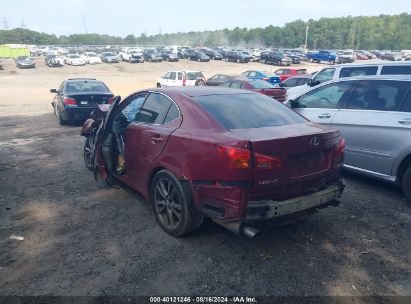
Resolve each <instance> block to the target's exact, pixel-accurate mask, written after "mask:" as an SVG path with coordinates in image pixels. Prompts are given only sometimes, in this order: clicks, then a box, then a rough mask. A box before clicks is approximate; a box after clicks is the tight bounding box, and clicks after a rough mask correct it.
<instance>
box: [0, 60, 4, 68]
mask: <svg viewBox="0 0 411 304" xmlns="http://www.w3.org/2000/svg"><path fill="white" fill-rule="evenodd" d="M0 70H3V64H2V63H1V60H0Z"/></svg>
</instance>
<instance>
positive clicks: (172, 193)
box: [154, 178, 182, 229]
mask: <svg viewBox="0 0 411 304" xmlns="http://www.w3.org/2000/svg"><path fill="white" fill-rule="evenodd" d="M154 204H155V211H156V213H157V216H158V219H159V220H160V221H161V222H162V224H163V225H164V226H166V227H167V228H168V229H176V228H177V227H178V225H179V224H180V221H181V217H182V206H181V197H180V195H179V193H178V191H177V188H176V186H175V185H174V184H173V183H172V181H171V180H169V179H168V178H161V179H159V180H158V182H157V183H156V185H155V188H154Z"/></svg>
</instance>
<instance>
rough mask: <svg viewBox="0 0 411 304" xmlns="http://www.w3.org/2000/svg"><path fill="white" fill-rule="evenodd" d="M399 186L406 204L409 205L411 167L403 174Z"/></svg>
mask: <svg viewBox="0 0 411 304" xmlns="http://www.w3.org/2000/svg"><path fill="white" fill-rule="evenodd" d="M401 186H402V191H403V192H404V196H405V198H406V199H407V201H408V203H410V204H411V165H410V166H409V167H408V168H407V170H405V172H404V175H403V177H402V182H401Z"/></svg>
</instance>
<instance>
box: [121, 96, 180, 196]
mask: <svg viewBox="0 0 411 304" xmlns="http://www.w3.org/2000/svg"><path fill="white" fill-rule="evenodd" d="M181 121H182V118H181V115H180V112H179V109H178V108H177V106H176V104H175V103H174V102H173V101H172V100H171V99H170V98H169V97H168V96H166V95H164V94H161V93H154V92H152V93H150V95H149V96H148V97H147V98H146V100H145V102H144V104H143V106H142V107H141V109H140V111H139V112H138V114H137V115H136V118H135V120H134V121H133V122H132V123H130V125H129V126H128V127H127V129H126V131H125V142H126V149H125V154H126V165H127V168H128V180H129V183H130V184H131V185H132V186H134V187H135V188H136V189H140V190H142V189H143V188H142V187H145V186H146V185H143V184H142V180H144V177H145V175H147V174H148V172H149V168H150V166H151V165H152V163H153V162H154V161H155V160H156V159H157V158H158V157H159V156H160V154H161V152H162V151H163V149H164V147H165V145H166V144H167V141H168V138H169V136H170V134H171V133H172V132H173V131H174V130H176V129H177V128H178V127H179V126H180V124H181Z"/></svg>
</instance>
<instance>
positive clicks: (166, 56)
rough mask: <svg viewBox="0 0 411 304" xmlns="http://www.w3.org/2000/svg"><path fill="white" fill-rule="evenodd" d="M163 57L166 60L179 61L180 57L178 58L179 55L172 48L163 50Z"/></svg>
mask: <svg viewBox="0 0 411 304" xmlns="http://www.w3.org/2000/svg"><path fill="white" fill-rule="evenodd" d="M160 55H161V58H162V59H163V60H164V61H174V62H177V61H178V60H179V59H180V58H178V55H177V54H175V53H173V52H172V51H171V50H163V51H162V52H161V53H160Z"/></svg>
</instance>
